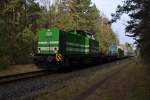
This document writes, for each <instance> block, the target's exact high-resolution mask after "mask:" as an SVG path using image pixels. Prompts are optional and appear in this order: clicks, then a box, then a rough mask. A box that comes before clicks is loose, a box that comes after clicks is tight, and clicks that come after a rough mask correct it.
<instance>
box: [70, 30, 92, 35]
mask: <svg viewBox="0 0 150 100" xmlns="http://www.w3.org/2000/svg"><path fill="white" fill-rule="evenodd" d="M75 31H76V32H77V33H79V34H82V33H86V34H88V35H93V34H92V33H91V32H87V31H84V30H71V31H69V32H75Z"/></svg>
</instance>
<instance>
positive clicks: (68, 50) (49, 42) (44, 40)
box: [38, 28, 100, 55]
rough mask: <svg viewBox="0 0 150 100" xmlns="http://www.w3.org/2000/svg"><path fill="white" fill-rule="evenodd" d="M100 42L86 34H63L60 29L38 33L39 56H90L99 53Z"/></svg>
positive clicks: (44, 30)
mask: <svg viewBox="0 0 150 100" xmlns="http://www.w3.org/2000/svg"><path fill="white" fill-rule="evenodd" d="M99 52H100V51H99V42H98V41H96V40H94V39H91V38H90V36H88V34H87V33H86V32H83V31H82V32H80V33H79V32H77V31H74V32H63V31H62V30H59V29H58V28H52V29H41V30H40V31H39V32H38V54H41V55H42V54H43V55H44V54H48V55H54V54H62V55H76V54H78V55H81V54H82V55H89V54H97V53H99Z"/></svg>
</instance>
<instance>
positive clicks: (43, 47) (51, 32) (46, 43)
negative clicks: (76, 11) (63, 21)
mask: <svg viewBox="0 0 150 100" xmlns="http://www.w3.org/2000/svg"><path fill="white" fill-rule="evenodd" d="M58 50H59V29H57V28H53V29H41V30H39V32H38V54H55V53H57V52H58Z"/></svg>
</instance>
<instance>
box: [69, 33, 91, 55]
mask: <svg viewBox="0 0 150 100" xmlns="http://www.w3.org/2000/svg"><path fill="white" fill-rule="evenodd" d="M66 44H67V46H66V53H67V54H88V53H89V39H88V37H86V36H82V35H80V34H79V33H77V32H69V33H68V34H66Z"/></svg>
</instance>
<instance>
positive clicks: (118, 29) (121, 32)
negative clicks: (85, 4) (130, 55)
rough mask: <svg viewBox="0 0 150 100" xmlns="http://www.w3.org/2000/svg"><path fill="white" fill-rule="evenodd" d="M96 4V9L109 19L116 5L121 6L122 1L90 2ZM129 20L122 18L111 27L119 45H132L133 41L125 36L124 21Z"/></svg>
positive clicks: (126, 17) (103, 0)
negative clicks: (126, 43) (127, 43)
mask: <svg viewBox="0 0 150 100" xmlns="http://www.w3.org/2000/svg"><path fill="white" fill-rule="evenodd" d="M92 2H93V3H95V4H96V6H97V8H98V9H99V10H100V11H101V13H103V14H104V15H105V16H106V17H107V18H109V19H111V13H114V12H115V11H116V8H117V5H119V4H123V3H122V0H92ZM127 20H129V17H128V16H127V15H124V16H122V18H121V20H120V21H118V22H117V23H114V24H113V25H112V28H113V31H114V32H115V33H117V36H118V37H119V40H120V43H125V42H129V43H133V39H132V38H129V37H126V36H125V25H126V21H127Z"/></svg>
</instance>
